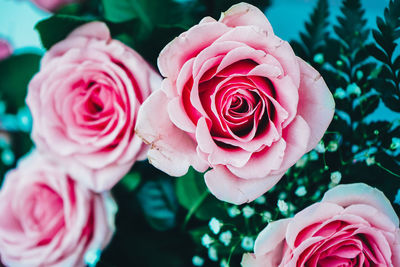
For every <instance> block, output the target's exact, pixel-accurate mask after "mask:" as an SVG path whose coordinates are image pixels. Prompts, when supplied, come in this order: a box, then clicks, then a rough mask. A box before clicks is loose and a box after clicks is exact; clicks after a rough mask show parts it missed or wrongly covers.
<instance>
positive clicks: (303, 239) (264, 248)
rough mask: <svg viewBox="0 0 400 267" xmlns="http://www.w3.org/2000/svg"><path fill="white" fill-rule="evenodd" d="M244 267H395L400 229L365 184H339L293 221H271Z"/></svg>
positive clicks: (399, 253) (384, 204)
mask: <svg viewBox="0 0 400 267" xmlns="http://www.w3.org/2000/svg"><path fill="white" fill-rule="evenodd" d="M254 251H255V253H254V254H245V255H244V256H243V260H242V266H243V267H253V266H254V267H258V266H280V267H283V266H285V267H291V266H293V267H317V266H332V267H333V266H335V267H336V266H349V267H351V266H359V267H366V266H371V267H372V266H381V267H384V266H385V267H397V266H400V229H399V218H398V217H397V215H396V213H395V211H394V210H393V207H392V206H391V204H390V201H389V200H388V199H387V198H386V197H385V195H384V194H383V193H382V192H381V191H379V190H377V189H376V188H372V187H370V186H368V185H366V184H361V183H360V184H348V185H339V186H337V187H335V188H333V189H331V190H329V191H328V192H326V194H325V196H324V198H323V199H322V201H321V202H319V203H316V204H314V205H311V206H309V207H307V208H306V209H304V210H302V211H300V212H299V213H297V214H296V215H295V216H294V217H293V218H289V219H283V220H279V221H275V222H272V223H270V224H269V225H268V226H267V227H266V228H265V229H264V230H263V231H262V232H261V233H260V234H259V236H258V237H257V239H256V242H255V246H254Z"/></svg>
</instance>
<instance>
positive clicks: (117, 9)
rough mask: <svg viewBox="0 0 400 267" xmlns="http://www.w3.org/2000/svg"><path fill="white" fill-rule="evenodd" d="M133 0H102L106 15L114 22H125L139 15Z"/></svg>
mask: <svg viewBox="0 0 400 267" xmlns="http://www.w3.org/2000/svg"><path fill="white" fill-rule="evenodd" d="M133 2H134V1H131V0H118V1H115V0H102V4H103V9H104V17H105V18H106V19H107V20H109V21H112V22H116V23H119V22H124V21H127V20H131V19H134V18H137V17H138V15H137V14H136V12H135V9H134V8H133V6H132V5H133Z"/></svg>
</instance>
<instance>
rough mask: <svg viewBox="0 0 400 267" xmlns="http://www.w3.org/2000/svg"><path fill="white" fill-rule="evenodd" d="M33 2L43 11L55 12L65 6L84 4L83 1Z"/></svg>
mask: <svg viewBox="0 0 400 267" xmlns="http://www.w3.org/2000/svg"><path fill="white" fill-rule="evenodd" d="M32 2H33V3H34V4H35V5H37V6H38V7H40V8H41V9H43V10H46V11H50V12H55V11H57V10H58V9H60V8H62V7H63V6H65V5H68V4H71V3H76V2H83V0H32Z"/></svg>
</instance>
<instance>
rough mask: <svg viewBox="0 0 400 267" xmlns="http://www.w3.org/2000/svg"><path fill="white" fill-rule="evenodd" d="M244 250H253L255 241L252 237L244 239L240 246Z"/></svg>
mask: <svg viewBox="0 0 400 267" xmlns="http://www.w3.org/2000/svg"><path fill="white" fill-rule="evenodd" d="M240 245H241V246H242V248H243V249H245V250H247V251H251V250H253V247H254V239H253V238H252V237H250V236H245V237H243V239H242V243H241V244H240Z"/></svg>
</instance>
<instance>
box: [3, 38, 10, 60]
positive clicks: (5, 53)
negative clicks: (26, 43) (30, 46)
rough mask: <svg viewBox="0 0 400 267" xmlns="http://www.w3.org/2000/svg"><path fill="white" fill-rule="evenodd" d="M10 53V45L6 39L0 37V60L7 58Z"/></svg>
mask: <svg viewBox="0 0 400 267" xmlns="http://www.w3.org/2000/svg"><path fill="white" fill-rule="evenodd" d="M11 54H12V48H11V45H10V44H9V43H8V42H7V41H6V40H4V39H0V60H3V59H6V58H8V57H9V56H10V55H11Z"/></svg>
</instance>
